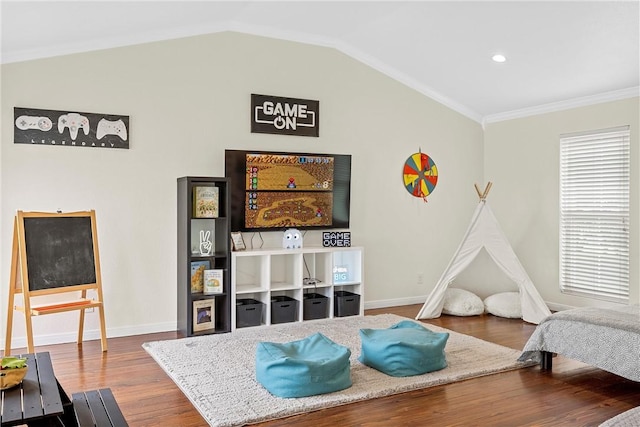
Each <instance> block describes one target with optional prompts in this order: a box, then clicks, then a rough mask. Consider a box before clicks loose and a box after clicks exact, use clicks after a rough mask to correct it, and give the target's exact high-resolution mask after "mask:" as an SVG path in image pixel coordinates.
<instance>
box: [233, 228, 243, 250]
mask: <svg viewBox="0 0 640 427" xmlns="http://www.w3.org/2000/svg"><path fill="white" fill-rule="evenodd" d="M231 243H232V245H233V250H234V251H244V250H245V249H247V247H246V246H245V245H244V239H243V238H242V233H241V232H239V231H234V232H232V233H231Z"/></svg>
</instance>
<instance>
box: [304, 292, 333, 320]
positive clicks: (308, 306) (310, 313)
mask: <svg viewBox="0 0 640 427" xmlns="http://www.w3.org/2000/svg"><path fill="white" fill-rule="evenodd" d="M328 302H329V298H328V297H326V296H324V295H322V294H317V293H313V292H309V293H307V294H304V300H303V304H302V317H303V319H304V320H312V319H325V318H327V317H328V308H329V304H328Z"/></svg>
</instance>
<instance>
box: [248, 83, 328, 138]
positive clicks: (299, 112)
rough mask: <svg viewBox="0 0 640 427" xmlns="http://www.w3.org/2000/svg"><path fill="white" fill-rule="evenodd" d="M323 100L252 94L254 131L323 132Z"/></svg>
mask: <svg viewBox="0 0 640 427" xmlns="http://www.w3.org/2000/svg"><path fill="white" fill-rule="evenodd" d="M319 118H320V102H319V101H312V100H310V99H297V98H283V97H280V96H271V95H256V94H251V133H273V134H278V135H299V136H315V137H317V136H318V135H319V134H320V127H319Z"/></svg>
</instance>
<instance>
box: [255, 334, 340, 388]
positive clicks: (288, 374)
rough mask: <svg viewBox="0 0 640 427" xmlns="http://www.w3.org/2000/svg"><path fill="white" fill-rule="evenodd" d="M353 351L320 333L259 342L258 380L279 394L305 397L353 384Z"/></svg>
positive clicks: (257, 356) (257, 354) (257, 352)
mask: <svg viewBox="0 0 640 427" xmlns="http://www.w3.org/2000/svg"><path fill="white" fill-rule="evenodd" d="M350 356H351V350H349V349H348V348H347V347H344V346H342V345H340V344H336V343H335V342H333V341H331V340H330V339H329V338H327V337H325V336H324V335H322V334H321V333H319V332H318V333H315V334H313V335H311V336H309V337H307V338H304V339H301V340H298V341H292V342H288V343H273V342H260V343H258V347H257V349H256V379H257V380H258V382H259V383H260V384H262V386H263V387H264V388H266V389H267V390H268V391H269V392H270V393H271V394H273V395H275V396H279V397H304V396H313V395H316V394H325V393H331V392H334V391H338V390H344V389H345V388H349V387H351V363H350V362H349V357H350Z"/></svg>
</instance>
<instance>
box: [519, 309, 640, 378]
mask: <svg viewBox="0 0 640 427" xmlns="http://www.w3.org/2000/svg"><path fill="white" fill-rule="evenodd" d="M542 351H547V352H550V353H558V354H561V355H563V356H566V357H569V358H571V359H574V360H578V361H581V362H584V363H587V364H589V365H592V366H595V367H597V368H600V369H603V370H605V371H608V372H612V373H614V374H616V375H620V376H622V377H624V378H628V379H630V380H633V381H638V382H640V306H625V307H621V308H617V309H599V308H594V307H585V308H576V309H572V310H566V311H561V312H557V313H554V314H552V315H551V316H549V317H547V318H546V319H544V320H543V321H542V322H540V324H539V325H538V326H537V327H536V330H535V331H534V332H533V334H532V335H531V337H530V338H529V341H528V342H527V343H526V344H525V346H524V349H523V352H522V354H521V355H520V358H519V359H518V360H519V361H521V362H523V361H536V362H540V360H541V352H542Z"/></svg>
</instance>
